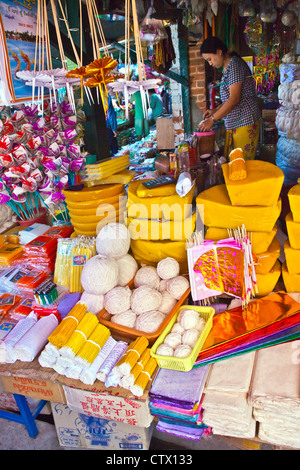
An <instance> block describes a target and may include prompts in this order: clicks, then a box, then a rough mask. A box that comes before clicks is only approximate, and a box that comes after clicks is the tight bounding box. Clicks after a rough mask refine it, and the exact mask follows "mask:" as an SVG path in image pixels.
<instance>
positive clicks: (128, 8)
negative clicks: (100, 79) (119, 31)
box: [109, 0, 161, 119]
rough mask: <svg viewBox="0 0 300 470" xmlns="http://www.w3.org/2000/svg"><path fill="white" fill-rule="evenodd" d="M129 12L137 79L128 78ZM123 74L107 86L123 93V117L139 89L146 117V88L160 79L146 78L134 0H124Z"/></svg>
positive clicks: (157, 82)
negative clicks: (131, 23)
mask: <svg viewBox="0 0 300 470" xmlns="http://www.w3.org/2000/svg"><path fill="white" fill-rule="evenodd" d="M130 12H132V18H133V33H134V42H135V50H136V59H137V66H138V80H136V81H134V80H130V75H131V72H130ZM124 69H125V76H124V80H123V81H116V82H113V83H110V84H109V87H110V88H111V89H112V90H113V91H115V92H118V91H121V92H123V93H124V101H125V118H126V119H129V98H130V95H132V94H133V93H135V92H136V91H139V92H140V93H141V99H142V105H143V111H144V117H145V119H148V111H147V109H148V105H149V96H148V92H147V91H148V90H149V89H151V88H155V87H156V86H157V85H158V84H159V83H160V82H161V80H160V79H148V80H147V78H146V69H145V64H144V59H143V51H142V46H141V36H140V29H139V22H138V15H137V9H136V3H135V0H125V64H124Z"/></svg>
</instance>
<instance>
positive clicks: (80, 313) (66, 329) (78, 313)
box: [48, 302, 87, 348]
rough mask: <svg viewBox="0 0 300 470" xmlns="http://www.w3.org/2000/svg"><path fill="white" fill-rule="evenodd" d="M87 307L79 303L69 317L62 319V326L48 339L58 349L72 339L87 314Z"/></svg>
mask: <svg viewBox="0 0 300 470" xmlns="http://www.w3.org/2000/svg"><path fill="white" fill-rule="evenodd" d="M86 311H87V306H86V305H85V304H83V303H80V302H77V304H76V305H74V307H73V308H72V310H70V312H69V313H68V315H66V316H65V318H63V319H62V321H61V322H60V324H59V325H58V326H57V327H56V328H55V330H54V331H53V332H52V333H51V335H50V336H49V337H48V341H49V343H51V344H52V345H53V346H55V347H57V348H62V347H63V346H64V345H65V344H66V343H67V341H68V339H69V338H70V337H71V335H72V333H73V332H74V330H75V328H76V327H77V326H78V325H79V323H80V322H81V320H82V319H83V317H84V315H85V314H86Z"/></svg>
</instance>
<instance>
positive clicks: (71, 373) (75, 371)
mask: <svg viewBox="0 0 300 470" xmlns="http://www.w3.org/2000/svg"><path fill="white" fill-rule="evenodd" d="M81 372H82V367H80V366H78V365H76V364H74V365H73V366H71V367H67V368H66V370H65V372H64V375H65V376H66V377H68V378H69V379H76V380H78V379H79V377H80V374H81Z"/></svg>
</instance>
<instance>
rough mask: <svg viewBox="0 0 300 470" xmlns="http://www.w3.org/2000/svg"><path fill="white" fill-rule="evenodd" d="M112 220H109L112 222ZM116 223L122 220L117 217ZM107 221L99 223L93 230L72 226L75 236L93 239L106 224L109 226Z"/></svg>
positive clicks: (87, 227)
mask: <svg viewBox="0 0 300 470" xmlns="http://www.w3.org/2000/svg"><path fill="white" fill-rule="evenodd" d="M113 221H114V220H111V222H113ZM116 222H122V220H120V219H119V217H117V218H116ZM109 223H110V221H109V220H107V219H106V220H104V221H102V222H99V223H98V224H97V225H96V227H95V228H91V227H89V226H86V227H84V228H80V227H78V226H76V227H75V226H74V230H75V234H76V236H78V235H85V236H87V237H95V236H97V234H98V233H99V232H100V230H101V229H102V228H103V227H104V226H105V225H107V224H109Z"/></svg>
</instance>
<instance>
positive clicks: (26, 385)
mask: <svg viewBox="0 0 300 470" xmlns="http://www.w3.org/2000/svg"><path fill="white" fill-rule="evenodd" d="M1 382H2V386H3V391H5V392H9V393H18V394H20V395H25V396H26V397H31V398H37V399H39V400H47V401H55V402H58V403H65V402H66V399H65V396H64V391H63V388H62V386H61V385H59V384H57V383H54V382H50V381H48V380H37V379H30V378H27V377H14V376H2V377H1Z"/></svg>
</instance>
